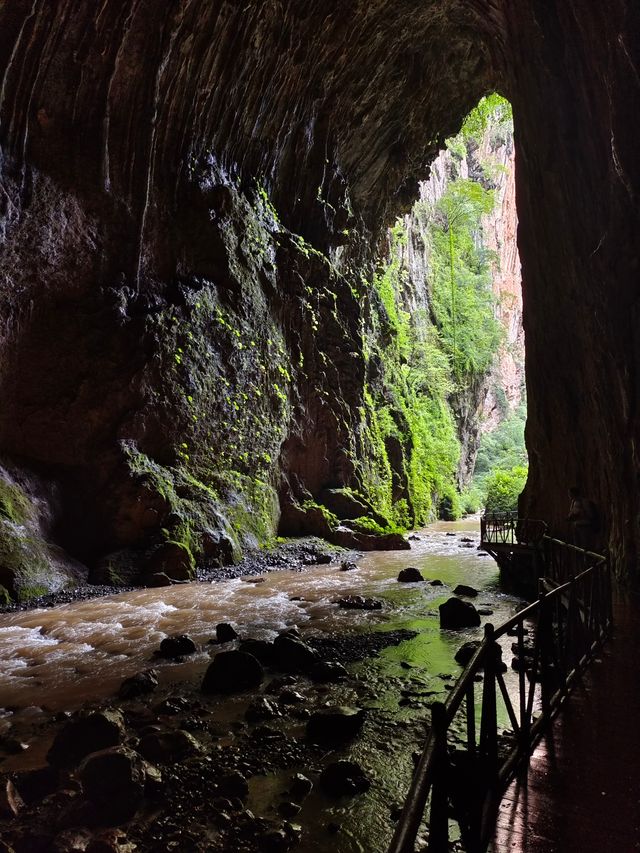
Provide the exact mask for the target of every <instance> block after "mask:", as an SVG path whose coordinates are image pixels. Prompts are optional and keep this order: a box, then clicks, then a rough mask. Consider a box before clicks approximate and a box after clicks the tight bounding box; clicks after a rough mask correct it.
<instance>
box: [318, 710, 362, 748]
mask: <svg viewBox="0 0 640 853" xmlns="http://www.w3.org/2000/svg"><path fill="white" fill-rule="evenodd" d="M365 717H366V712H365V711H364V710H363V709H362V708H349V707H346V706H342V705H336V706H333V707H329V708H323V709H322V710H320V711H314V713H313V714H312V715H311V717H310V719H309V722H308V723H307V738H308V739H309V740H310V741H311V742H312V743H319V744H334V743H340V742H341V741H344V740H348V739H349V738H352V737H355V736H356V735H357V734H358V732H359V731H360V729H361V728H362V725H363V723H364V720H365Z"/></svg>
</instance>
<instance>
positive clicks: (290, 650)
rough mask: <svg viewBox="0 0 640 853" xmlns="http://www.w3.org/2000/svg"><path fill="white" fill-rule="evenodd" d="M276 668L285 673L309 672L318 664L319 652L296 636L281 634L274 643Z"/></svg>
mask: <svg viewBox="0 0 640 853" xmlns="http://www.w3.org/2000/svg"><path fill="white" fill-rule="evenodd" d="M273 649H274V653H275V661H276V666H277V667H278V668H279V669H283V670H284V671H285V672H309V671H310V670H311V669H312V668H313V667H314V666H315V665H316V663H317V662H318V652H317V651H316V650H315V649H312V648H311V646H308V645H307V644H306V643H304V642H303V641H302V640H299V639H298V638H297V637H296V636H295V635H294V634H292V633H286V634H280V635H279V636H278V637H276V638H275V640H274V641H273Z"/></svg>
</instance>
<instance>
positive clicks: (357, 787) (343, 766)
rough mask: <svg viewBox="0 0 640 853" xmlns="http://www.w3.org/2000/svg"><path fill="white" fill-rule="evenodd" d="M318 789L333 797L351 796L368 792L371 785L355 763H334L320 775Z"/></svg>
mask: <svg viewBox="0 0 640 853" xmlns="http://www.w3.org/2000/svg"><path fill="white" fill-rule="evenodd" d="M320 787H321V788H322V790H323V791H324V792H325V794H329V795H331V796H333V797H344V796H353V795H354V794H362V793H364V792H365V791H368V790H369V788H370V787H371V783H370V782H369V780H368V779H367V777H366V776H365V774H364V770H363V769H362V767H361V766H360V765H359V764H358V763H357V762H355V761H334V762H333V763H332V764H329V765H327V767H325V768H324V770H323V771H322V773H321V774H320Z"/></svg>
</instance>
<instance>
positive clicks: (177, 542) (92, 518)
mask: <svg viewBox="0 0 640 853" xmlns="http://www.w3.org/2000/svg"><path fill="white" fill-rule="evenodd" d="M0 22H1V24H2V26H1V32H2V37H1V38H2V46H1V49H0V61H1V62H2V81H3V82H2V98H1V102H0V109H1V125H0V145H1V149H2V196H1V201H0V204H1V205H2V207H1V208H0V214H1V217H2V218H1V222H2V236H3V241H2V247H1V248H0V275H1V284H0V292H1V294H2V305H3V310H2V317H3V335H2V351H3V358H2V371H1V382H2V395H3V400H4V404H3V407H2V415H1V423H0V448H1V451H2V459H3V470H4V479H3V483H4V485H3V517H4V519H5V521H7V522H8V523H9V524H11V523H13V522H15V521H16V520H17V521H25V520H27V521H28V526H29V529H30V537H29V541H28V543H27V544H25V542H24V541H18V542H16V541H14V539H12V538H11V535H10V534H9V533H7V534H6V536H5V537H4V539H5V540H6V541H4V544H3V550H4V553H5V556H4V559H3V569H2V572H3V578H2V580H3V583H4V585H5V586H6V587H7V588H9V590H10V592H12V594H15V593H16V591H17V592H18V593H20V591H21V590H22V592H23V594H24V595H25V596H26V595H28V594H29V593H30V592H33V590H41V589H42V588H50V587H51V586H52V585H53V586H55V584H56V583H59V582H60V581H59V578H61V577H63V578H64V577H68V576H69V574H70V575H71V576H75V577H77V576H78V575H82V574H83V572H84V573H85V574H86V571H87V569H86V567H89V569H90V570H91V571H92V572H93V573H94V575H95V573H96V571H97V572H98V575H100V572H101V569H100V567H101V566H102V567H103V568H104V563H105V560H107V562H108V565H109V566H116V568H115V569H113V572H115V573H116V574H118V573H120V574H121V575H123V576H125V577H126V576H127V571H128V569H127V566H128V564H129V562H130V552H131V549H134V550H135V549H141V548H142V549H144V547H146V546H148V545H149V543H153V544H155V545H157V544H158V542H159V541H163V542H164V546H167V543H173V544H172V545H171V546H170V547H169V546H167V547H169V551H170V548H171V547H172V548H173V551H172V552H170V553H168V556H167V560H169V561H173V562H176V561H177V562H178V563H182V564H186V565H187V569H188V564H189V560H190V559H191V557H190V555H189V554H187V555H185V550H186V551H189V552H190V554H191V553H193V554H195V557H196V558H198V556H199V555H201V554H202V553H203V551H204V550H207V552H208V553H210V554H214V555H217V557H218V558H219V559H228V558H230V557H231V556H233V554H234V553H237V552H238V551H239V550H241V549H242V547H243V545H245V544H247V543H249V544H251V543H255V542H257V541H260V540H261V539H264V538H265V537H266V536H269V535H272V534H273V532H274V531H275V530H276V529H277V528H278V525H279V524H280V526H281V527H282V526H283V523H284V527H285V528H287V526H288V527H289V529H296V527H297V528H304V527H305V525H306V524H307V523H308V518H306V517H305V518H302V519H301V518H300V513H299V511H298V510H299V506H300V502H301V501H305V500H308V499H311V500H312V501H315V500H316V499H317V498H318V496H319V495H320V493H321V492H322V490H323V489H325V490H326V489H336V488H337V489H343V488H345V487H346V488H349V487H354V486H355V487H358V488H360V490H364V491H365V492H366V491H367V490H366V485H367V484H366V483H363V476H362V468H363V465H365V466H366V461H367V457H368V456H370V455H371V448H370V447H369V446H368V445H367V440H366V436H363V430H362V425H361V423H360V421H359V417H360V416H359V410H360V409H361V407H362V405H363V399H362V395H363V387H364V383H365V374H366V371H367V370H371V369H372V365H371V364H369V365H367V364H366V363H365V359H364V357H363V340H362V326H363V323H364V325H366V323H367V312H371V310H372V308H371V306H370V305H369V304H368V296H369V294H368V291H367V284H366V279H367V275H368V273H369V272H371V270H372V265H373V264H374V261H375V257H376V252H377V251H378V249H379V245H380V240H381V238H382V236H383V234H384V230H385V229H386V227H387V226H389V225H390V224H391V222H392V221H393V218H394V216H395V215H396V214H398V213H400V212H402V211H404V210H406V209H407V206H408V205H410V203H411V202H412V200H413V199H414V198H415V195H416V182H417V180H418V179H419V178H421V177H425V176H426V175H427V174H428V169H429V163H430V161H431V160H433V158H434V157H435V155H436V153H437V151H438V150H439V148H441V147H442V144H443V140H444V138H445V137H446V136H447V135H449V134H451V133H452V132H454V131H455V130H456V129H457V128H458V127H459V126H460V123H461V121H462V118H463V117H464V115H465V114H466V113H467V112H468V111H469V109H470V108H471V107H472V106H473V105H474V104H475V103H477V101H478V99H479V98H480V97H481V96H482V95H483V94H486V93H488V92H490V91H494V90H495V91H498V92H501V93H502V94H504V95H505V96H506V97H508V98H509V100H510V101H511V103H512V105H513V112H514V120H515V127H516V148H517V151H516V156H517V198H518V210H519V220H520V226H519V234H518V242H519V247H520V251H521V255H522V264H523V297H524V325H525V330H526V336H527V368H526V377H527V391H528V399H529V413H530V414H529V420H528V426H527V442H528V448H529V456H530V462H531V464H530V471H529V480H528V484H527V487H526V490H525V493H524V494H523V496H522V499H521V513H522V514H524V515H527V516H531V517H535V518H544V519H545V520H546V521H547V522H548V523H549V525H550V526H551V528H552V529H553V527H554V526H555V525H561V524H562V523H564V519H565V516H566V512H567V484H569V483H575V482H580V483H581V485H582V487H583V489H584V491H585V492H586V493H588V494H589V495H590V496H591V497H592V498H593V500H594V501H595V502H596V503H597V505H598V507H599V510H600V513H601V515H602V518H603V522H604V526H605V528H606V530H607V536H608V547H609V551H610V554H611V556H612V559H613V561H614V565H615V567H616V570H617V571H618V573H619V574H620V575H622V576H625V577H633V576H634V575H635V572H636V568H635V567H636V556H637V555H636V551H637V547H638V537H639V535H640V533H639V529H638V517H639V515H638V497H637V494H638V489H637V464H636V459H635V441H636V418H637V414H636V394H637V391H636V388H637V378H636V377H637V371H638V368H637V359H638V356H637V346H636V340H635V337H636V336H635V331H634V329H635V326H636V323H635V319H636V304H635V297H634V286H633V281H634V280H635V277H636V276H637V267H638V256H637V249H636V247H635V242H634V237H635V236H636V234H637V224H638V212H637V204H636V192H637V189H636V188H637V185H638V173H637V170H638V166H637V163H636V159H635V157H634V150H635V149H634V139H635V131H636V128H637V114H638V110H637V105H638V70H637V52H638V51H637V48H638V43H637V39H638V31H639V28H638V12H637V10H635V9H634V8H633V7H632V4H629V3H626V2H622V0H621V2H617V3H615V4H610V7H609V8H608V9H607V10H606V11H605V10H603V9H602V10H601V9H595V8H593V9H589V10H586V9H584V8H582V7H581V6H580V5H579V4H576V3H564V2H563V3H559V2H552V3H538V2H524V0H523V2H519V3H517V4H506V3H493V2H491V3H489V2H482V0H478V1H477V2H471V0H468V2H463V0H457V2H454V1H453V0H452V2H435V0H434V2H428V3H425V4H423V5H421V6H420V8H416V7H415V5H414V4H409V3H401V4H400V5H398V4H395V5H394V6H393V7H391V6H390V5H388V4H387V3H385V2H381V0H380V2H376V3H374V4H366V5H365V4H361V3H353V4H349V5H348V7H343V6H340V7H338V6H337V5H335V4H327V3H323V4H320V3H299V2H287V3H284V4H276V3H273V4H271V3H270V4H266V5H265V4H250V5H248V6H244V7H242V8H241V7H240V6H238V5H237V4H235V3H232V2H225V3H220V4H213V5H212V6H210V7H209V6H207V5H206V4H204V3H180V4H171V3H163V4H161V7H160V6H158V5H153V7H152V5H151V4H150V3H147V2H142V3H125V4H119V3H111V2H108V3H105V4H103V6H102V7H101V9H100V11H99V13H94V11H92V10H89V9H88V8H85V7H84V6H82V4H80V5H79V4H77V3H73V2H65V3H62V4H57V5H55V6H54V5H48V4H38V3H36V4H35V5H34V6H31V5H29V4H27V3H25V2H17V3H12V4H5V6H4V7H3V9H2V10H1V12H0ZM374 367H375V366H374ZM390 452H391V455H393V456H394V457H398V461H397V462H396V463H395V465H396V468H397V469H398V470H396V471H395V472H394V474H395V475H396V481H397V480H398V479H401V474H402V456H403V453H405V452H406V450H405V449H403V448H402V447H395V449H393V448H391V449H390ZM369 496H370V497H371V490H369ZM373 503H375V499H374V500H373ZM12 514H13V515H12ZM283 519H284V522H283ZM317 521H318V520H317V519H316V526H317ZM321 524H322V519H320V525H321ZM5 526H6V525H5ZM161 529H162V530H164V531H165V534H163V536H164V539H162V537H160V539H159V538H158V531H159V530H161ZM180 549H182V550H180ZM123 554H124V555H125V556H122V555H123ZM27 555H28V559H27ZM114 555H116V556H114ZM27 563H28V564H29V566H30V568H29V567H27ZM16 565H17V566H18V568H17V569H16ZM34 565H36V566H40V567H41V568H39V569H33V566H34ZM96 567H97V568H96ZM102 574H104V571H102ZM56 579H58V580H56Z"/></svg>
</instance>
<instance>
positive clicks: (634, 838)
mask: <svg viewBox="0 0 640 853" xmlns="http://www.w3.org/2000/svg"><path fill="white" fill-rule="evenodd" d="M614 624H615V634H614V637H613V639H612V640H610V641H609V642H608V643H607V645H606V646H605V648H604V650H603V652H602V654H601V655H600V659H599V660H600V661H601V662H597V663H594V664H592V666H591V668H590V669H589V670H588V671H587V673H586V674H585V675H584V677H583V680H582V683H581V684H579V685H578V686H577V687H576V689H575V691H574V692H573V693H572V694H571V696H570V697H569V699H568V701H567V702H566V703H565V705H564V707H563V709H562V711H561V713H560V715H559V717H558V718H557V719H556V720H555V722H554V723H553V726H552V728H551V730H550V731H549V733H548V734H547V735H546V736H545V738H544V739H543V740H542V741H541V742H540V743H539V744H538V746H537V747H536V749H535V751H534V753H533V755H532V757H531V762H530V764H529V767H528V770H524V771H523V772H522V773H521V774H520V776H519V778H517V779H516V780H515V781H514V782H512V784H511V785H510V787H509V788H508V790H507V792H506V794H505V797H504V799H503V800H502V803H501V804H500V810H499V813H498V823H497V828H496V833H495V836H494V840H493V842H492V844H491V846H490V847H489V851H490V853H507V851H513V852H514V853H633V851H640V597H637V596H632V597H630V598H628V599H624V600H622V599H619V600H617V601H616V602H615V609H614Z"/></svg>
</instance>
